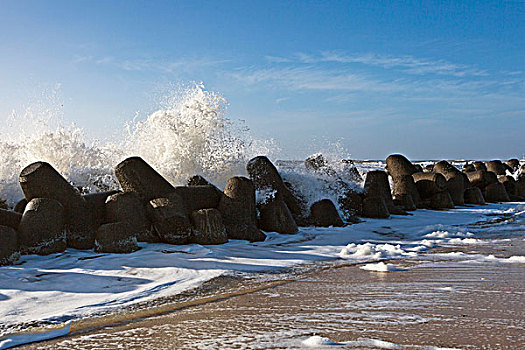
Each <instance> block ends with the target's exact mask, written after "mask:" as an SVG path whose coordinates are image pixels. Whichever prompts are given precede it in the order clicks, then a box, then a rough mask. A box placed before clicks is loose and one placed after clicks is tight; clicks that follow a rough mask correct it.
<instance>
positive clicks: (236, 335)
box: [24, 237, 525, 349]
mask: <svg viewBox="0 0 525 350" xmlns="http://www.w3.org/2000/svg"><path fill="white" fill-rule="evenodd" d="M524 248H525V242H524V241H523V238H521V237H518V238H513V239H512V240H501V242H500V243H497V244H491V245H490V247H487V246H486V245H474V246H472V245H471V246H465V247H463V249H462V251H463V252H464V253H468V254H480V253H481V254H487V253H490V252H492V254H495V255H496V256H497V257H499V258H505V257H510V256H516V255H517V254H518V253H520V252H523V250H524ZM487 249H490V252H489V251H487ZM450 251H451V250H450V249H447V248H440V249H439V250H438V251H436V250H434V251H433V254H428V255H423V256H422V257H421V258H419V259H417V260H401V261H400V260H396V261H395V263H396V266H398V267H400V268H403V269H405V270H400V271H393V272H388V273H381V272H371V271H365V270H363V269H361V267H362V266H363V264H358V265H344V264H342V265H341V264H339V265H337V264H332V265H323V266H317V268H315V269H313V272H312V271H310V272H307V273H299V274H297V275H296V276H294V277H293V278H292V279H291V280H289V281H282V283H275V285H274V286H272V285H271V284H268V283H267V284H266V285H263V284H261V285H260V287H261V288H253V287H252V288H251V289H247V290H245V292H241V291H239V292H237V293H234V294H231V295H227V293H225V291H227V289H224V290H223V291H219V292H218V293H217V294H215V295H213V293H212V295H213V296H214V297H215V298H210V299H207V300H205V299H202V300H203V302H202V303H194V304H193V306H191V305H189V306H187V307H183V308H181V309H179V310H177V311H174V312H168V313H166V314H163V315H160V316H154V317H147V318H143V319H138V320H134V321H133V322H129V321H128V322H123V323H121V324H117V325H110V326H103V325H98V327H95V328H94V329H93V330H91V331H86V330H85V329H84V330H82V331H77V332H75V331H73V332H72V334H71V335H70V336H68V337H66V338H59V339H55V340H52V341H48V342H44V343H37V344H32V345H29V346H26V347H24V349H72V348H77V349H79V348H82V349H115V348H122V349H181V348H184V349H230V348H231V349H282V348H292V349H293V348H307V347H309V346H310V347H314V348H317V347H323V346H325V345H326V346H338V347H342V348H359V349H384V348H388V349H390V348H410V349H439V348H460V349H520V348H521V347H522V345H523V344H524V342H525V332H524V331H523V330H524V329H525V304H524V303H523V301H524V290H525V270H524V267H523V264H509V263H483V264H480V263H478V262H475V261H474V260H472V261H471V260H468V259H466V260H462V261H457V260H450V259H448V258H447V253H449V252H450ZM454 252H458V249H457V248H455V249H454ZM436 253H437V254H436ZM257 289H259V290H257ZM221 296H223V297H221ZM106 321H107V320H106ZM85 324H87V323H85ZM92 326H93V325H92ZM313 336H314V337H313ZM315 336H319V337H321V338H319V337H315ZM312 337H313V338H312ZM323 338H327V339H323ZM328 339H329V340H330V341H332V343H329V342H328ZM323 344H325V345H323Z"/></svg>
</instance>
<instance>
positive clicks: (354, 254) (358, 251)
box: [339, 243, 417, 259]
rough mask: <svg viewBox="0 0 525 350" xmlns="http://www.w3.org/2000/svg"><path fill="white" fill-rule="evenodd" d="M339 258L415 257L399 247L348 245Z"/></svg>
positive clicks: (370, 244) (390, 245)
mask: <svg viewBox="0 0 525 350" xmlns="http://www.w3.org/2000/svg"><path fill="white" fill-rule="evenodd" d="M339 256H340V257H342V258H345V259H349V258H352V259H363V258H367V259H384V258H396V257H406V256H417V253H415V252H407V251H405V250H403V249H402V248H401V245H399V244H398V245H392V244H373V243H364V244H355V243H350V244H348V245H347V246H346V247H344V248H343V249H342V250H341V253H339Z"/></svg>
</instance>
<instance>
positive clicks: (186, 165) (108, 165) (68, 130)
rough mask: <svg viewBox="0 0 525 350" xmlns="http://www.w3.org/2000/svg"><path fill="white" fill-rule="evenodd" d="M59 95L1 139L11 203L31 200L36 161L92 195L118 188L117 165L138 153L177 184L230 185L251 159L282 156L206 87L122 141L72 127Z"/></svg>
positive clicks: (190, 90) (32, 109) (1, 172)
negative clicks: (198, 178)
mask: <svg viewBox="0 0 525 350" xmlns="http://www.w3.org/2000/svg"><path fill="white" fill-rule="evenodd" d="M58 91H59V87H57V88H56V89H54V90H52V91H50V92H48V93H45V94H44V95H43V97H42V99H41V100H40V101H37V102H36V103H33V104H32V105H31V106H29V107H27V108H25V109H24V110H23V112H22V113H16V112H13V113H12V115H11V117H10V118H9V123H8V124H9V125H7V126H6V127H5V128H4V130H5V133H2V134H1V135H0V140H1V141H0V197H5V198H6V199H7V200H8V202H9V204H10V205H13V204H14V203H15V202H16V201H17V200H18V199H20V198H22V197H23V194H22V192H21V189H20V186H19V184H18V175H19V173H20V171H21V170H22V169H23V168H24V167H25V166H27V165H28V164H30V163H32V162H35V161H46V162H49V163H50V164H52V165H53V166H54V167H55V168H56V169H57V170H58V171H59V172H60V173H61V174H63V175H64V176H65V177H66V178H67V179H68V180H69V181H70V182H71V183H73V184H74V185H75V186H78V187H81V188H82V189H83V190H84V191H85V192H96V191H103V190H108V189H114V188H118V182H117V181H116V179H115V176H114V173H113V169H114V166H115V165H116V164H117V163H118V162H120V161H122V160H123V159H124V158H126V157H129V156H134V155H138V156H141V157H143V158H144V159H145V160H146V161H147V162H149V163H150V164H151V165H152V166H153V167H154V168H155V169H157V170H158V171H159V172H160V173H161V174H162V175H163V176H165V177H166V178H167V179H168V180H169V181H170V182H172V183H173V184H174V185H178V184H183V183H185V181H186V179H187V178H188V177H189V176H192V175H195V174H200V175H203V176H204V177H205V178H207V179H208V180H209V181H211V182H212V183H214V184H216V185H218V186H219V187H223V186H224V184H225V182H226V181H227V179H228V178H230V177H231V176H234V175H245V164H246V162H247V161H248V160H249V159H250V158H252V157H254V156H256V155H261V154H266V155H272V154H275V152H276V151H278V149H277V147H276V146H275V143H274V142H273V140H257V139H255V138H253V137H252V136H251V135H250V132H249V129H248V127H247V126H246V125H245V124H244V123H243V122H241V121H232V120H230V119H229V118H227V117H226V107H227V105H228V102H227V101H226V99H224V97H222V96H220V95H219V94H217V93H215V92H210V91H207V90H206V89H205V88H204V86H203V85H202V84H193V85H191V86H189V87H186V88H183V89H177V90H176V91H175V92H174V93H173V92H172V93H170V94H169V96H168V97H167V98H165V100H164V102H163V103H162V104H161V107H162V108H161V109H159V110H158V111H156V112H154V113H152V114H151V115H149V116H148V117H147V118H146V119H145V120H142V121H135V120H133V121H130V122H128V123H127V124H126V125H125V126H124V127H123V129H122V131H121V134H120V135H117V136H116V140H118V141H114V142H99V141H97V140H91V139H88V138H87V137H86V135H85V133H84V130H83V129H81V128H79V127H76V126H75V125H74V124H71V125H67V124H66V123H65V122H64V115H63V103H62V102H61V101H60V98H59V93H58Z"/></svg>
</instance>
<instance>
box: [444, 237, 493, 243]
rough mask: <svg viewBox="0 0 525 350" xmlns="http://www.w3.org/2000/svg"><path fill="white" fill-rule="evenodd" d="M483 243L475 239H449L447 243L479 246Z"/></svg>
mask: <svg viewBox="0 0 525 350" xmlns="http://www.w3.org/2000/svg"><path fill="white" fill-rule="evenodd" d="M483 242H484V241H482V240H480V239H476V238H451V239H450V240H448V241H447V243H450V244H480V243H483Z"/></svg>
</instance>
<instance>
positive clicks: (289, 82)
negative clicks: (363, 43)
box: [231, 67, 403, 92]
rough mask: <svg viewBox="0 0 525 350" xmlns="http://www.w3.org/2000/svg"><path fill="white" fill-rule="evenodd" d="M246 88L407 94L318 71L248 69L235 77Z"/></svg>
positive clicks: (371, 81) (393, 87) (397, 86)
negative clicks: (257, 85) (265, 85)
mask: <svg viewBox="0 0 525 350" xmlns="http://www.w3.org/2000/svg"><path fill="white" fill-rule="evenodd" d="M231 76H232V77H234V78H235V79H237V80H239V81H241V82H244V83H246V84H252V85H255V84H261V83H267V84H269V85H271V86H274V87H281V88H287V89H291V90H323V91H383V92H387V91H388V92H393V91H400V90H403V86H402V84H401V83H398V82H395V81H393V82H382V81H379V80H374V79H370V78H368V77H366V76H364V75H359V74H352V73H349V72H343V71H337V70H326V69H319V68H315V67H280V68H279V67H275V68H266V69H256V68H253V67H251V68H244V69H241V70H239V71H237V72H235V73H232V74H231Z"/></svg>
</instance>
